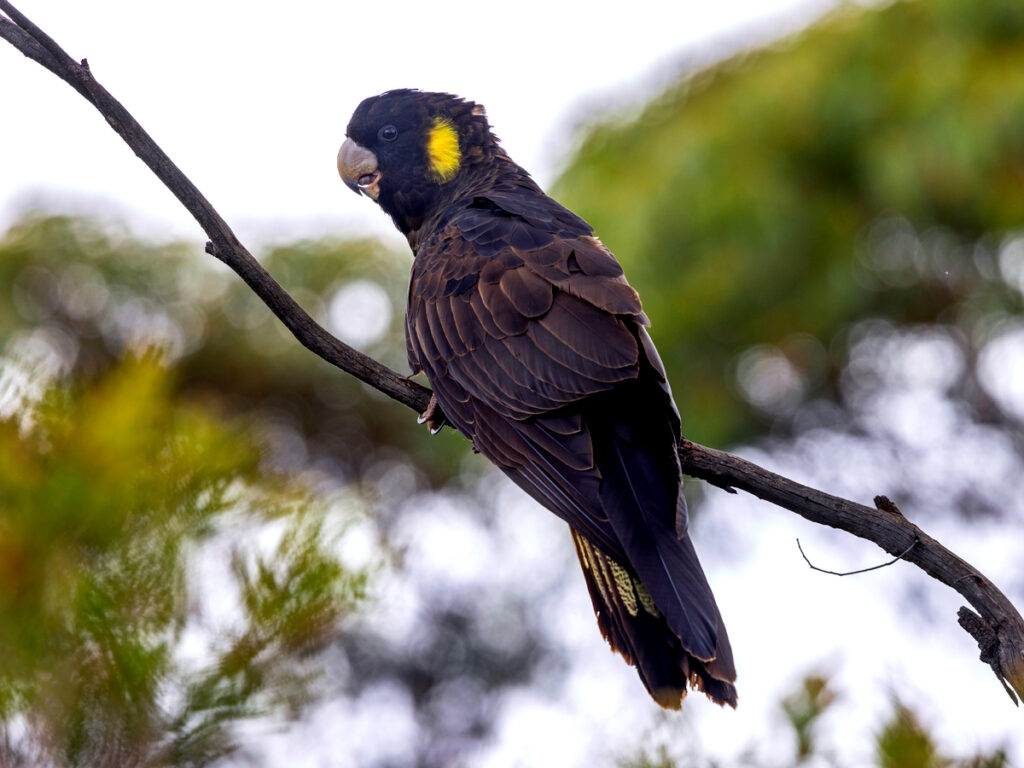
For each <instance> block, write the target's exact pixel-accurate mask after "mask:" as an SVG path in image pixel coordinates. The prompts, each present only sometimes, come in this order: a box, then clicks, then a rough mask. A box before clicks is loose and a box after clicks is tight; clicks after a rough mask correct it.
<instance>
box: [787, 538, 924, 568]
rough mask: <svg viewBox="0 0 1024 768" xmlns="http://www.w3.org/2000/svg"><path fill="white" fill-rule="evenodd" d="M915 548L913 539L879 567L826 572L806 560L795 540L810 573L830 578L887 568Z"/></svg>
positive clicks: (915, 541)
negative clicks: (826, 574) (824, 574)
mask: <svg viewBox="0 0 1024 768" xmlns="http://www.w3.org/2000/svg"><path fill="white" fill-rule="evenodd" d="M915 546H917V539H914V540H913V541H912V542H911V543H910V546H909V547H907V548H906V549H905V550H903V551H902V552H900V553H899V554H898V555H896V557H894V558H893V559H892V560H889V561H888V562H885V563H882V564H881V565H872V566H871V567H870V568H860V569H858V570H856V571H841V572H840V571H828V570H825V569H824V568H819V567H818V566H816V565H815V564H814V563H812V562H811V561H810V560H809V559H808V558H807V555H805V554H804V548H803V547H802V546H800V539H797V540H796V548H797V549H799V550H800V555H801V556H802V557H803V559H804V562H805V563H807V565H809V566H810V567H811V570H812V571H818V572H819V573H828V574H831V575H832V576H856V575H857V574H858V573H867V572H868V571H877V570H878V569H879V568H888V567H889V566H890V565H892V564H893V563H896V562H898V561H899V560H902V559H903V556H904V555H905V554H907V553H908V552H909V551H910V550H912V549H913V548H914V547H915Z"/></svg>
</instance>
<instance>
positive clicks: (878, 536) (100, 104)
mask: <svg viewBox="0 0 1024 768" xmlns="http://www.w3.org/2000/svg"><path fill="white" fill-rule="evenodd" d="M0 11H2V12H3V13H5V14H7V17H8V18H6V19H5V18H3V17H0V37H2V38H3V39H5V40H7V41H8V42H9V43H11V45H13V46H14V47H15V48H17V49H18V50H19V51H21V52H22V53H23V54H24V55H25V56H27V57H28V58H30V59H32V60H33V61H36V62H38V63H39V64H41V65H42V66H44V67H46V68H47V69H48V70H50V71H51V72H53V73H54V74H55V75H57V76H58V77H60V78H61V79H62V80H64V81H65V82H67V83H68V84H69V85H70V86H71V87H72V88H74V89H75V90H76V91H78V92H79V93H80V94H81V95H82V96H83V97H85V99H87V100H88V101H89V102H90V103H91V104H92V105H93V106H95V107H96V109H97V110H99V112H100V113H101V114H102V115H103V116H104V117H105V118H106V120H107V122H108V123H109V124H110V126H111V127H112V128H113V129H114V130H115V131H116V132H117V133H118V135H120V136H121V138H122V139H124V141H125V143H127V144H128V146H129V147H131V148H132V150H133V151H134V152H135V154H136V155H138V156H139V158H140V159H141V160H142V161H143V162H144V163H145V164H146V165H148V166H149V168H150V169H151V170H152V171H153V173H155V174H156V175H157V176H158V177H159V178H160V180H161V181H162V182H163V183H164V184H165V185H166V186H167V188H168V189H170V190H171V191H172V192H173V193H174V194H175V196H176V197H177V198H178V200H180V201H181V203H182V205H184V206H185V208H186V209H188V211H189V212H190V213H191V214H192V215H193V216H194V217H195V219H196V221H198V222H199V225H200V226H201V227H202V228H203V231H204V232H206V234H207V236H208V237H209V238H210V242H209V243H207V246H206V250H207V251H208V252H209V253H211V254H212V255H213V256H215V257H216V258H218V259H220V260H221V261H222V262H224V263H225V264H227V265H228V266H229V267H231V269H233V270H234V271H235V272H236V273H237V274H238V275H239V276H240V277H241V278H242V279H243V280H244V281H245V282H246V284H247V285H248V286H249V287H250V288H251V289H252V290H253V292H254V293H255V294H256V295H257V296H259V297H260V299H262V300H263V302H264V303H265V304H266V305H267V306H268V307H269V308H270V310H271V311H272V312H273V313H274V314H275V315H277V317H278V318H279V319H280V320H281V322H283V323H284V324H285V326H286V327H287V328H288V330H290V331H291V332H292V334H293V335H294V336H295V338H296V339H298V340H299V342H300V343H302V344H303V346H305V347H306V348H308V349H309V350H311V351H312V352H314V353H315V354H317V355H318V356H319V357H321V358H323V359H324V360H326V361H327V362H329V363H331V364H332V365H335V366H337V367H338V368H341V369H342V370H343V371H346V372H347V373H350V374H351V375H353V376H355V377H356V378H358V379H359V380H361V381H363V382H365V383H367V384H369V385H370V386H372V387H375V388H376V389H378V390H380V391H381V392H383V393H384V394H386V395H388V396H389V397H391V398H393V399H395V400H397V401H398V402H400V403H402V404H404V405H407V406H408V407H410V408H412V409H414V410H415V411H417V412H422V411H425V410H426V409H427V407H428V405H429V403H430V390H429V389H427V388H426V387H423V386H420V385H419V384H416V383H415V382H412V381H410V380H409V379H408V378H406V377H404V376H402V375H400V374H398V373H396V372H395V371H392V370H390V369H389V368H387V367H385V366H383V365H381V364H380V363H378V362H377V361H375V360H373V359H372V358H369V357H367V356H366V355H364V354H362V353H360V352H358V351H356V350H354V349H352V348H351V347H349V346H347V345H345V344H343V343H342V342H341V341H339V340H338V339H336V338H335V337H334V336H332V335H331V334H330V333H328V332H327V331H326V330H325V329H324V328H323V327H321V326H320V325H319V324H318V323H317V322H316V321H314V320H313V318H311V317H310V316H309V315H308V314H307V313H306V312H305V311H304V310H303V309H302V308H301V307H300V306H299V305H298V304H297V303H296V302H295V300H294V299H293V298H292V297H291V296H290V295H289V294H288V293H287V292H286V291H285V290H284V289H283V288H282V287H281V286H280V284H278V283H277V281H276V280H274V278H273V277H271V276H270V274H269V273H268V272H267V271H266V270H265V269H264V268H263V267H262V266H261V265H260V263H259V262H258V261H256V259H255V258H253V256H252V254H250V253H249V251H248V250H246V248H245V247H244V246H243V245H242V244H241V243H240V242H239V240H238V238H237V237H236V236H235V234H234V232H232V231H231V228H230V227H228V225H227V224H226V223H225V222H224V220H223V219H222V218H221V217H220V215H219V214H218V213H217V211H216V210H215V209H214V208H213V206H212V205H210V203H209V201H208V200H207V199H206V198H205V197H203V195H202V193H200V192H199V190H198V189H197V188H196V187H195V185H194V184H193V183H192V182H191V181H190V180H189V179H188V178H187V177H186V176H185V175H184V174H183V173H182V172H181V171H180V170H179V169H178V167H177V166H175V165H174V163H172V162H171V160H170V158H169V157H167V155H166V154H165V153H164V152H163V150H162V149H160V147H158V146H157V144H156V142H154V141H153V139H152V138H151V137H150V136H149V134H148V133H146V131H145V130H144V129H143V128H142V126H141V125H139V123H138V122H137V121H136V120H135V118H133V117H132V116H131V114H129V112H128V110H126V109H125V108H124V107H123V106H122V105H121V104H120V102H118V101H117V100H116V99H115V98H114V97H113V96H111V95H110V93H109V92H108V91H107V90H106V89H105V88H104V87H103V86H102V85H100V84H99V83H98V82H97V81H96V80H95V78H93V76H92V73H91V72H90V71H89V66H88V64H87V62H86V61H85V60H84V59H83V60H82V62H81V63H78V62H76V61H75V60H74V59H72V58H71V57H70V56H69V55H68V54H67V53H66V52H65V51H64V50H63V49H62V48H61V47H60V46H59V45H57V43H56V42H54V40H53V39H51V38H50V37H49V36H48V35H47V34H46V33H44V32H43V31H42V30H40V29H39V28H38V27H37V26H35V25H34V24H33V23H32V22H31V21H29V20H28V19H27V18H25V16H24V15H22V14H21V13H19V12H18V10H17V9H16V8H15V7H14V6H12V5H11V4H10V3H9V2H8V1H7V0H0ZM679 456H680V460H681V462H682V467H683V470H684V471H685V472H686V473H687V474H690V475H693V476H694V477H699V478H702V479H704V480H705V481H707V482H708V483H710V484H712V485H715V486H717V487H719V488H723V489H725V490H727V491H730V492H734V489H737V488H738V489H741V490H744V491H747V492H748V493H751V494H753V495H755V496H757V497H758V498H761V499H764V500H765V501H769V502H771V503H773V504H777V505H778V506H780V507H783V508H785V509H788V510H790V511H792V512H795V513H797V514H798V515H801V516H802V517H805V518H807V519H808V520H811V521H812V522H815V523H820V524H821V525H827V526H831V527H833V528H839V529H841V530H844V531H847V532H848V533H852V534H853V535H855V536H859V537H861V538H864V539H867V540H869V541H873V542H874V543H875V544H877V545H878V546H879V547H881V548H882V549H884V550H885V551H886V552H888V553H889V554H891V555H893V556H895V557H897V558H899V559H903V560H906V561H907V562H910V563H914V564H915V565H917V566H918V567H919V568H921V569H922V570H923V571H924V572H925V573H927V574H928V575H929V576H931V577H933V578H934V579H937V580H938V581H941V582H942V583H943V584H946V585H947V586H949V587H951V588H952V589H954V590H956V591H957V592H959V593H960V594H961V595H962V596H963V597H964V599H966V600H967V601H968V602H969V603H970V604H971V606H973V608H974V609H975V611H976V613H975V612H973V611H971V610H969V609H968V608H966V607H963V608H961V609H960V611H959V622H960V625H961V626H962V627H963V628H964V629H965V630H966V631H967V632H969V633H970V634H971V636H972V637H974V639H975V640H976V641H977V642H978V646H979V648H980V650H981V660H982V661H983V662H985V663H986V664H988V665H989V666H990V667H991V668H992V670H993V671H994V672H995V674H996V677H997V678H998V679H999V680H1000V682H1001V683H1002V684H1003V687H1004V688H1005V689H1006V691H1007V693H1009V695H1010V697H1011V699H1013V700H1014V702H1016V701H1017V699H1016V697H1015V695H1014V691H1016V693H1017V694H1018V695H1020V696H1022V697H1024V619H1022V618H1021V616H1020V614H1019V613H1018V612H1017V610H1016V609H1015V608H1014V606H1013V604H1012V603H1010V601H1009V600H1008V599H1007V598H1006V596H1005V595H1004V594H1003V593H1002V592H1001V591H1000V590H999V589H998V588H997V587H996V586H995V585H994V584H992V582H990V581H989V580H988V579H986V578H985V577H984V576H983V575H982V574H981V573H980V572H979V571H978V570H977V569H976V568H974V567H973V566H972V565H970V564H969V563H967V562H966V561H964V560H962V559H961V558H959V557H958V556H957V555H955V554H953V553H952V552H950V551H949V550H948V549H946V548H945V547H943V546H942V545H941V544H939V542H937V541H935V539H933V538H931V537H930V536H928V535H927V534H926V533H924V532H923V531H922V530H921V529H920V528H918V527H917V526H916V525H914V524H913V523H911V522H910V521H909V520H907V519H906V518H905V517H904V516H903V515H902V514H901V513H900V511H899V510H898V509H896V507H895V505H893V504H892V502H890V501H889V500H888V499H886V498H885V497H884V496H879V497H876V498H875V506H876V507H877V508H871V507H867V506H864V505H861V504H857V503H855V502H852V501H847V500H845V499H841V498H838V497H836V496H830V495H828V494H826V493H823V492H821V491H818V490H815V489H813V488H809V487H807V486H804V485H800V484H799V483H796V482H793V481H792V480H789V479H787V478H785V477H782V476H780V475H776V474H774V473H772V472H769V471H767V470H765V469H763V468H761V467H759V466H757V465H756V464H752V463H751V462H749V461H746V460H744V459H741V458H739V457H737V456H732V455H730V454H728V453H724V452H723V451H718V450H715V449H713V448H707V447H705V446H702V445H698V444H696V443H692V442H690V441H688V440H684V441H683V444H682V445H681V446H680V452H679Z"/></svg>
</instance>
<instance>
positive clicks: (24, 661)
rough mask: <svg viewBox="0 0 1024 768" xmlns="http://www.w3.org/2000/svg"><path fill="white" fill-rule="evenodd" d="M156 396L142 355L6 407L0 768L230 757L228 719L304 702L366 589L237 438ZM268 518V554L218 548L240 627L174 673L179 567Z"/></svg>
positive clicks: (182, 577) (303, 507) (1, 485)
mask: <svg viewBox="0 0 1024 768" xmlns="http://www.w3.org/2000/svg"><path fill="white" fill-rule="evenodd" d="M8 365H11V363H8ZM173 389H174V386H173V379H172V378H171V376H170V375H169V373H168V371H167V370H166V368H165V367H164V366H163V365H162V364H160V363H159V362H158V360H157V359H156V356H155V355H149V356H145V357H130V358H128V359H126V360H125V361H123V362H121V363H119V364H117V365H115V366H114V367H113V368H112V369H111V370H109V371H108V372H107V373H106V374H104V375H102V376H100V377H98V378H97V379H95V380H94V381H92V382H91V383H89V384H88V385H86V386H70V385H67V384H62V383H54V384H51V385H49V386H48V387H47V388H46V389H45V391H44V393H43V394H42V397H41V398H40V399H39V400H38V401H36V402H31V401H22V402H20V403H14V404H13V405H15V406H16V407H11V406H12V403H11V402H9V401H8V402H7V409H6V410H7V414H8V415H6V416H4V417H3V418H0V763H2V764H4V765H14V764H22V763H20V762H19V761H26V762H27V763H30V764H48V765H50V764H52V765H82V766H86V765H88V766H123V765H170V764H174V765H179V764H187V765H203V764H206V763H209V762H211V761H212V760H214V759H216V758H218V757H221V756H223V755H224V754H225V753H227V752H229V751H230V750H231V748H232V737H231V732H230V729H229V727H228V726H229V725H230V724H231V723H232V721H234V720H237V719H239V718H241V717H246V716H251V715H254V714H257V713H259V712H264V711H269V710H273V709H278V708H280V706H281V705H283V704H288V705H290V706H291V707H292V708H294V707H295V706H297V705H298V704H299V703H300V702H301V701H302V700H303V699H304V697H305V696H306V694H307V685H306V684H307V682H308V680H307V679H306V676H308V674H309V673H308V672H307V673H306V675H305V676H304V675H301V674H299V672H301V671H302V670H303V669H304V666H305V665H304V662H303V659H304V657H305V656H306V655H308V653H309V651H310V650H312V649H315V648H318V647H320V646H322V645H323V644H324V643H325V642H326V641H327V640H328V639H329V638H330V637H331V636H332V635H333V634H334V631H335V627H336V624H337V621H338V619H339V617H340V616H341V615H342V614H344V613H346V612H348V611H350V610H351V609H352V608H353V606H354V605H355V603H356V602H357V601H358V600H359V599H360V598H361V596H362V594H363V591H364V581H365V574H363V573H361V572H353V571H349V570H346V569H345V568H343V567H342V565H341V564H340V563H339V562H338V560H337V559H336V557H335V556H334V555H333V554H332V553H331V551H330V549H329V547H330V544H331V541H330V538H329V537H326V536H323V535H322V528H323V523H322V514H320V513H318V512H317V511H316V510H317V507H316V504H315V503H314V501H313V499H312V498H311V497H309V496H308V494H306V493H304V492H301V491H300V490H297V489H290V488H288V487H287V486H283V485H282V484H281V483H280V481H274V480H272V478H270V477H268V476H267V474H266V472H265V471H263V470H261V466H260V457H261V452H260V450H259V447H258V446H257V445H256V444H255V443H254V442H253V440H252V437H251V436H250V434H249V433H248V431H247V430H244V429H242V428H240V427H239V426H237V425H232V424H230V423H227V422H224V421H222V420H221V419H219V418H216V417H214V416H212V415H210V414H209V413H208V412H206V411H205V410H204V409H202V408H199V407H195V406H189V405H185V404H182V403H180V402H177V401H176V400H175V399H174V397H173V396H172V392H173ZM275 519H276V520H280V521H281V525H282V526H283V527H284V533H283V534H282V536H281V539H280V543H279V544H278V546H277V547H276V548H275V549H273V550H272V551H267V552H260V551H259V550H258V549H255V548H254V547H252V546H245V547H236V548H235V549H234V550H233V551H234V555H233V558H234V567H233V568H232V569H231V572H232V573H233V575H234V579H233V586H234V590H235V591H236V592H237V597H236V598H235V599H234V602H235V603H237V605H238V609H237V613H238V617H237V621H236V622H234V623H233V624H231V625H230V626H224V627H222V628H220V629H218V630H217V631H213V630H209V636H208V637H207V639H206V644H207V646H208V648H207V650H206V652H205V653H204V654H203V656H204V658H202V660H201V661H199V662H198V663H196V662H195V661H194V660H193V661H192V662H190V663H186V661H185V660H184V659H183V658H182V657H181V656H180V654H179V653H178V650H177V649H178V645H179V643H180V641H181V635H182V633H183V632H185V631H192V632H193V633H194V632H195V631H196V628H195V627H194V626H191V625H192V624H194V621H193V619H194V616H193V613H194V612H193V611H192V610H191V606H192V603H193V602H194V601H195V600H196V599H198V597H199V595H197V591H198V590H200V589H202V586H201V585H197V584H196V583H194V579H195V573H194V571H189V570H188V565H189V563H190V562H191V561H192V560H194V558H195V557H197V556H199V555H201V553H202V545H203V543H204V542H208V541H210V540H213V539H216V538H217V537H219V536H223V535H224V534H225V533H226V532H227V531H229V530H230V528H231V527H233V526H235V525H238V524H239V523H244V522H245V521H247V520H248V521H250V522H258V521H267V520H275ZM208 586H209V585H208ZM226 588H228V587H227V586H222V589H226ZM221 608H223V609H225V610H228V609H230V604H226V605H223V606H221Z"/></svg>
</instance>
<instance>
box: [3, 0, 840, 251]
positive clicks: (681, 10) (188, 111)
mask: <svg viewBox="0 0 1024 768" xmlns="http://www.w3.org/2000/svg"><path fill="white" fill-rule="evenodd" d="M18 5H19V8H20V10H21V11H22V12H24V13H25V14H26V15H28V16H29V17H30V18H31V19H33V21H35V22H36V23H37V24H39V25H40V26H41V27H42V28H43V29H44V30H46V31H47V32H48V33H49V34H50V35H51V36H53V37H54V38H55V39H56V40H57V41H58V42H59V43H60V44H61V45H63V46H64V47H65V49H66V50H67V51H68V52H69V53H70V54H71V55H72V56H73V57H74V58H76V59H78V58H82V57H87V58H88V59H89V63H90V65H91V67H92V70H93V72H94V73H95V75H96V77H97V78H98V79H99V80H100V82H102V83H103V84H104V85H105V86H106V87H107V88H108V89H109V90H110V91H111V92H112V93H113V94H114V95H115V97H117V98H118V99H120V100H121V102H122V103H123V104H124V105H125V106H126V107H127V108H128V109H129V110H130V111H131V112H132V113H133V114H134V115H135V116H136V118H137V119H138V120H139V121H140V122H141V123H142V124H143V126H144V127H145V128H146V129H147V130H148V131H149V132H150V134H151V135H152V136H153V137H154V138H155V139H156V141H157V142H158V143H159V144H160V145H161V146H162V147H163V148H164V150H165V151H166V152H167V153H168V154H169V155H170V156H171V158H172V160H174V161H175V162H176V163H177V164H178V165H179V167H180V168H181V169H182V170H183V171H184V172H185V173H186V174H187V175H189V176H190V177H191V178H192V180H193V181H194V182H195V183H196V184H197V185H198V186H199V188H200V189H201V190H202V191H203V192H204V193H205V194H206V196H207V197H208V198H209V199H210V201H211V202H212V203H213V204H214V205H215V206H217V208H218V209H219V210H220V212H221V214H222V215H223V216H224V217H225V218H226V219H227V220H228V222H229V223H230V224H232V225H233V226H235V227H236V229H238V230H239V231H240V234H242V235H243V236H246V235H248V236H250V237H257V238H259V237H265V236H268V235H269V236H280V235H288V234H319V233H321V232H324V231H335V230H337V229H338V228H339V227H344V226H350V227H353V228H357V229H359V230H364V231H365V230H366V229H370V230H371V231H374V232H379V233H383V232H388V233H389V234H390V233H391V232H393V230H392V228H391V225H390V222H389V220H388V219H387V217H385V216H382V215H380V213H379V212H378V211H377V210H376V208H375V206H373V205H371V204H370V203H368V201H367V200H366V199H359V198H357V197H356V196H355V195H353V194H351V193H350V192H349V191H348V190H347V189H346V188H345V187H344V186H343V185H342V184H341V183H340V181H339V180H338V176H337V171H336V170H335V155H336V153H337V148H338V146H339V145H340V143H341V140H342V137H343V134H344V129H345V125H346V124H347V122H348V118H349V116H350V114H351V112H352V110H353V109H354V108H355V106H356V105H357V104H358V103H359V101H361V100H362V99H363V98H364V97H366V96H369V95H372V94H375V93H379V92H381V91H384V90H387V89H389V88H396V87H417V88H421V89H425V90H446V91H451V92H454V93H458V94H460V95H462V96H466V97H469V98H472V99H474V100H476V101H479V102H481V103H483V104H485V105H486V106H487V110H488V114H489V116H490V118H491V122H492V124H493V125H494V126H495V128H496V131H497V133H498V135H499V136H501V137H502V139H503V141H504V143H505V146H506V148H507V149H508V150H509V152H510V154H512V156H513V157H514V158H515V159H516V160H517V161H518V162H520V163H521V164H522V165H524V166H525V167H526V168H528V169H529V170H530V171H531V172H533V174H534V175H535V176H536V177H537V178H538V179H539V180H540V182H541V183H542V184H544V183H547V182H549V181H550V180H551V178H552V176H553V174H554V172H555V170H556V168H557V166H558V164H559V163H560V162H561V161H562V160H563V159H564V157H565V155H566V153H567V150H568V148H569V147H570V146H571V142H572V138H573V132H572V126H573V125H574V123H575V122H576V120H577V119H578V118H579V117H580V116H581V115H583V114H586V113H588V112H591V111H595V110H601V109H604V108H607V107H608V106H610V105H620V104H630V103H637V102H638V101H639V100H640V99H642V98H643V96H645V95H648V94H649V93H651V92H652V91H653V90H654V89H655V88H657V86H658V85H659V84H661V83H663V82H664V79H665V78H666V77H667V76H668V72H669V71H675V69H676V68H677V67H678V65H679V63H680V62H681V61H685V60H692V59H693V58H694V57H704V58H707V57H708V56H710V55H712V52H713V51H715V50H719V49H723V48H729V47H732V48H735V47H736V46H737V45H738V44H739V41H740V40H747V39H749V38H750V37H752V36H754V37H762V38H763V37H765V36H768V35H771V34H777V31H778V30H780V29H787V28H792V27H794V26H796V25H799V24H801V23H803V22H804V21H805V20H806V19H808V18H811V17H813V15H814V14H816V13H820V12H821V10H822V9H824V8H826V7H828V6H829V5H831V0H717V2H713V3H709V2H695V0H683V1H682V2H674V3H667V2H649V1H646V0H644V1H641V2H633V3H629V4H622V3H616V4H614V5H613V4H611V3H609V4H601V3H558V2H537V1H535V0H528V1H525V2H515V3H485V2H454V3H422V2H407V1H406V0H396V1H395V2H390V3H388V2H361V3H325V2H314V1H313V0H295V1H294V2H291V3H287V4H284V3H273V4H271V3H266V2H249V3H240V2H224V1H219V0H182V1H181V2H175V3H146V2H138V1H137V0H95V1H93V2H88V3H83V2H81V0H48V1H47V2H41V0H20V2H19V3H18ZM0 82H2V83H3V91H4V104H5V115H4V118H3V122H2V123H0V142H2V144H0V146H2V147H3V149H2V156H0V158H2V164H0V226H2V225H4V224H6V223H7V222H9V221H10V219H11V217H12V215H15V214H16V213H17V212H18V211H20V210H22V209H24V208H25V207H26V205H31V204H32V203H33V202H34V201H37V200H40V199H42V200H45V201H48V202H49V203H50V205H51V206H52V205H54V204H60V205H61V206H63V207H69V206H71V207H74V208H81V207H83V206H85V207H87V208H88V207H89V206H91V205H93V204H95V205H96V206H97V207H102V208H104V209H109V208H111V207H113V208H115V209H120V210H121V211H124V212H125V214H126V215H129V216H130V217H131V218H132V220H133V221H134V222H135V223H136V224H137V225H144V226H146V227H154V228H155V230H156V231H157V232H161V231H164V232H171V233H173V234H177V235H186V236H194V237H196V238H199V237H202V235H201V234H200V233H199V231H198V229H197V225H195V224H194V222H193V221H192V220H191V219H190V218H189V217H188V215H187V214H186V213H185V211H184V210H183V209H182V207H181V206H180V205H179V204H178V203H177V201H176V200H174V199H173V198H172V197H171V195H170V193H168V192H167V191H166V190H165V189H164V188H163V187H162V186H161V185H160V183H159V182H158V181H157V180H156V178H155V177H154V176H153V175H152V174H151V173H150V172H149V170H148V169H147V168H145V167H144V166H143V165H142V164H141V163H140V162H139V161H138V160H137V159H136V158H135V157H134V155H133V154H132V153H131V152H130V151H129V150H128V149H127V147H126V146H125V145H124V144H123V143H122V142H121V140H120V138H118V137H117V136H116V135H115V134H114V133H113V132H112V131H111V130H110V128H109V127H108V126H107V125H106V123H105V122H104V121H103V120H102V118H100V116H99V114H98V113H97V112H96V111H95V110H94V109H93V108H92V107H91V106H89V105H88V104H87V103H86V102H85V100H84V99H82V98H81V97H80V96H78V94H76V93H75V92H74V91H72V90H71V89H70V88H69V87H68V86H67V85H65V84H64V83H63V82H61V81H59V80H58V79H57V78H56V77H54V76H53V75H51V74H50V73H49V72H47V71H45V70H43V69H42V68H41V67H39V66H38V65H37V64H35V62H32V61H29V60H28V59H25V58H24V57H22V56H21V54H19V53H18V52H17V51H15V50H14V49H13V48H11V47H10V46H9V45H7V44H4V45H2V46H0Z"/></svg>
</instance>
